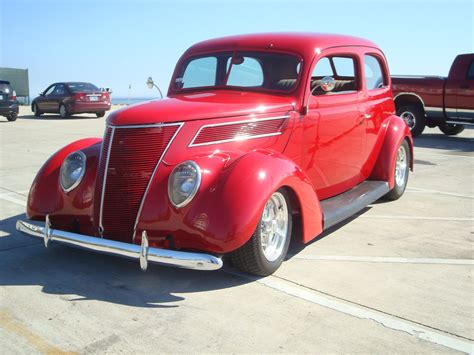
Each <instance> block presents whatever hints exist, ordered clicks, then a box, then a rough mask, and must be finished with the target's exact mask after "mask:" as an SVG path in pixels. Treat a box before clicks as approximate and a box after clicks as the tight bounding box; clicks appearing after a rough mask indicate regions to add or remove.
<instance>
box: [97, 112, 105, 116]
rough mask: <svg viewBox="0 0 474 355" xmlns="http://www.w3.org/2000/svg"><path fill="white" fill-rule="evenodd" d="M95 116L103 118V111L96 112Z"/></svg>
mask: <svg viewBox="0 0 474 355" xmlns="http://www.w3.org/2000/svg"><path fill="white" fill-rule="evenodd" d="M95 115H96V116H97V117H104V116H105V111H99V112H96V113H95Z"/></svg>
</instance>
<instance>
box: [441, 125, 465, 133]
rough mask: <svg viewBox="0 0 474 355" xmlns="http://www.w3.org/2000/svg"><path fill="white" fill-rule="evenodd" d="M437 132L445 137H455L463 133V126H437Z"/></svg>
mask: <svg viewBox="0 0 474 355" xmlns="http://www.w3.org/2000/svg"><path fill="white" fill-rule="evenodd" d="M438 128H439V130H440V131H441V132H443V133H444V134H445V135H447V136H456V135H458V134H459V133H461V132H462V131H464V128H465V127H464V125H462V124H455V123H444V124H442V125H439V127H438Z"/></svg>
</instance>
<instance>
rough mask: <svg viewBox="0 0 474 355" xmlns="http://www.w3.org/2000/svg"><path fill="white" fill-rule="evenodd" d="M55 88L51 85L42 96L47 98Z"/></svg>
mask: <svg viewBox="0 0 474 355" xmlns="http://www.w3.org/2000/svg"><path fill="white" fill-rule="evenodd" d="M55 88H56V85H53V86H50V87H49V88H48V89H47V90H46V91H45V92H44V96H48V95H51V94H52V92H53V90H54V89H55Z"/></svg>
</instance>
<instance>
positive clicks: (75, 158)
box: [59, 151, 86, 192]
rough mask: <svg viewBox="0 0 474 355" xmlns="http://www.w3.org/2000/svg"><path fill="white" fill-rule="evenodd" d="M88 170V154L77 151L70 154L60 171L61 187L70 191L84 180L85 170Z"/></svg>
mask: <svg viewBox="0 0 474 355" xmlns="http://www.w3.org/2000/svg"><path fill="white" fill-rule="evenodd" d="M85 171H86V155H85V154H84V153H83V152H81V151H77V152H74V153H71V154H69V155H68V156H67V157H66V159H64V161H63V164H62V165H61V170H60V172H59V175H60V182H61V187H62V188H63V190H64V191H66V192H69V191H71V190H72V189H74V188H75V187H77V185H79V183H80V182H81V180H82V177H83V176H84V172H85Z"/></svg>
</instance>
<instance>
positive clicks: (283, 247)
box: [231, 189, 292, 276]
mask: <svg viewBox="0 0 474 355" xmlns="http://www.w3.org/2000/svg"><path fill="white" fill-rule="evenodd" d="M290 207H291V206H290V202H289V198H288V195H287V193H286V191H285V190H283V189H280V190H278V191H276V192H274V193H273V194H272V195H271V196H270V198H269V199H268V201H267V202H266V204H265V207H264V209H263V212H262V216H261V218H260V221H259V223H258V225H257V228H256V230H255V232H254V234H253V235H252V237H251V238H250V240H249V241H248V242H247V243H245V244H244V245H243V246H242V247H240V248H239V249H237V250H236V251H234V252H233V253H232V254H231V258H232V263H233V264H234V265H235V266H236V267H238V268H239V269H240V270H242V271H244V272H247V273H249V274H254V275H260V276H267V275H271V274H273V273H274V272H275V271H276V270H277V269H278V268H279V267H280V265H281V263H282V262H283V260H284V259H285V256H286V253H287V252H288V246H289V245H290V238H291V227H292V223H291V222H292V221H291V209H290Z"/></svg>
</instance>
